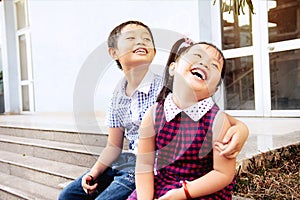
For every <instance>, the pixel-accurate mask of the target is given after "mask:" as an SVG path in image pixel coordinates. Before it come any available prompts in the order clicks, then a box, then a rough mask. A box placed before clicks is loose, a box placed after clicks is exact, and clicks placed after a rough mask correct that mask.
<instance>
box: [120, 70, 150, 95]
mask: <svg viewBox="0 0 300 200" xmlns="http://www.w3.org/2000/svg"><path fill="white" fill-rule="evenodd" d="M148 70H149V66H139V67H136V68H131V69H130V70H128V71H125V70H124V73H125V78H126V80H127V85H126V95H127V96H131V95H132V94H133V92H134V91H135V90H136V89H137V87H138V86H139V85H140V83H141V82H142V80H143V79H144V77H145V75H146V74H147V72H148Z"/></svg>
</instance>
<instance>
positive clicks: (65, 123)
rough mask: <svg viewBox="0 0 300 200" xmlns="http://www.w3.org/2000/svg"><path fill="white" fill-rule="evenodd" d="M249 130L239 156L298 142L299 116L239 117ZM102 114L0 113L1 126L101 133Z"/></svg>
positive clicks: (239, 158)
mask: <svg viewBox="0 0 300 200" xmlns="http://www.w3.org/2000/svg"><path fill="white" fill-rule="evenodd" d="M238 119H239V120H241V121H243V122H245V123H246V124H247V125H248V127H249V130H250V134H249V138H248V141H247V142H246V144H245V146H244V148H243V150H242V152H241V153H240V154H239V156H238V160H241V159H244V158H250V157H252V156H253V155H256V154H258V153H261V152H265V151H269V150H271V149H275V148H279V147H282V146H287V145H290V144H295V143H299V142H300V118H238ZM103 122H104V114H102V113H97V114H95V115H86V116H83V115H80V116H74V115H73V114H70V113H35V114H24V115H0V126H12V127H14V126H16V127H23V128H33V129H46V130H63V131H74V132H94V133H103V132H106V131H107V128H106V127H105V126H104V125H103Z"/></svg>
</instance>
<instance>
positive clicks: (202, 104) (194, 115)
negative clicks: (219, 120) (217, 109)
mask: <svg viewBox="0 0 300 200" xmlns="http://www.w3.org/2000/svg"><path fill="white" fill-rule="evenodd" d="M213 105H214V101H213V100H212V98H211V97H209V98H207V99H203V100H201V101H199V102H198V103H196V104H194V105H192V106H190V107H188V108H185V109H183V110H182V109H180V108H178V107H177V106H176V105H175V103H174V101H173V99H172V94H169V95H168V96H167V98H166V100H165V104H164V111H165V116H166V120H167V122H169V121H171V120H172V119H174V117H175V116H176V115H177V114H178V113H180V112H182V111H183V112H185V113H186V114H187V115H188V116H189V117H190V118H191V119H192V120H194V121H199V119H201V117H203V116H204V115H205V114H206V113H207V112H208V111H209V110H210V109H211V108H212V107H213Z"/></svg>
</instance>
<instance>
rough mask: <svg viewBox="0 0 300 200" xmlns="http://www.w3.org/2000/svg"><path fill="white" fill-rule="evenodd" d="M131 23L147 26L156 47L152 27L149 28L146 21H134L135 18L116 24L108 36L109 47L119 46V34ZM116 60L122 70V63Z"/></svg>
mask: <svg viewBox="0 0 300 200" xmlns="http://www.w3.org/2000/svg"><path fill="white" fill-rule="evenodd" d="M129 24H136V25H139V26H143V27H145V28H146V29H147V30H148V32H149V33H150V36H151V40H152V43H153V47H154V49H155V44H154V39H153V34H152V32H151V30H150V28H149V27H148V26H147V25H146V24H144V23H142V22H140V21H133V20H130V21H127V22H123V23H121V24H120V25H118V26H116V27H115V28H114V29H113V30H112V31H111V32H110V34H109V36H108V39H107V45H108V48H117V42H118V39H119V36H120V35H121V31H122V29H123V28H124V27H125V26H127V25H129ZM116 62H117V65H118V67H119V68H120V69H121V70H122V65H121V63H120V62H119V60H116Z"/></svg>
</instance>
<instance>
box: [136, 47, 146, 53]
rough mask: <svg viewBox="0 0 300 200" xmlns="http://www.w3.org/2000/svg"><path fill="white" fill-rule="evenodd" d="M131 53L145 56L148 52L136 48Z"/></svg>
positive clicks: (144, 49)
mask: <svg viewBox="0 0 300 200" xmlns="http://www.w3.org/2000/svg"><path fill="white" fill-rule="evenodd" d="M133 53H137V54H147V53H148V50H147V49H146V48H137V49H135V50H134V51H133Z"/></svg>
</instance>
